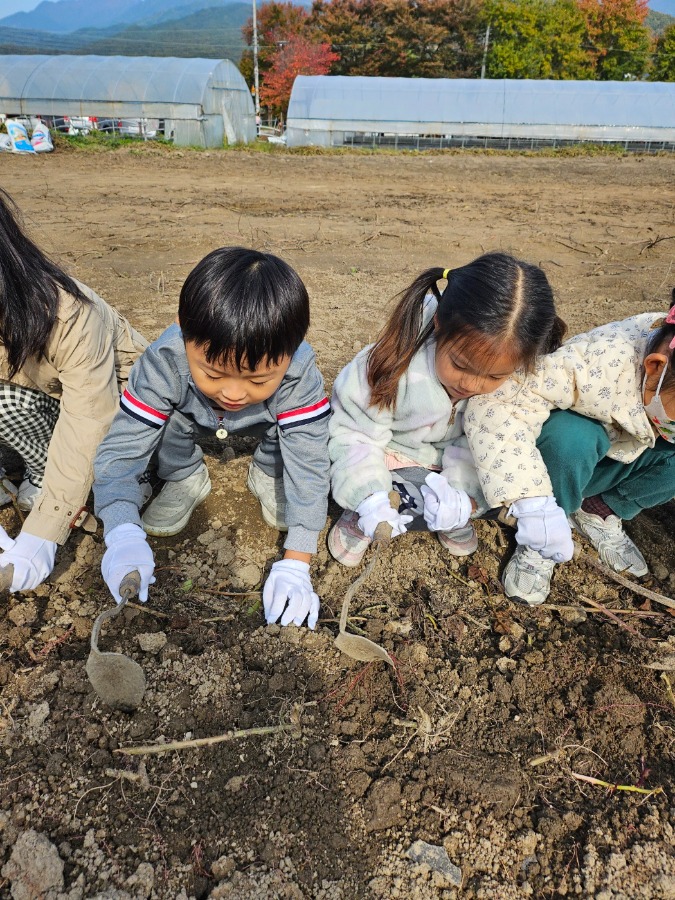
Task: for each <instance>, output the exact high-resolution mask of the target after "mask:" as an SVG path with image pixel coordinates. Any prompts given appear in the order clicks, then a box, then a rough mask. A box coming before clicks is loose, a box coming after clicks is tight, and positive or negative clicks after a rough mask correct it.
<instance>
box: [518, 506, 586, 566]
mask: <svg viewBox="0 0 675 900" xmlns="http://www.w3.org/2000/svg"><path fill="white" fill-rule="evenodd" d="M509 513H510V514H511V515H512V516H515V517H516V519H517V520H518V528H517V530H516V541H517V542H518V543H519V544H520V546H521V547H529V548H530V549H531V550H537V551H538V552H539V553H541V555H542V556H543V557H544V558H545V559H552V560H553V561H554V562H557V563H560V562H567V561H568V560H570V559H572V556H573V555H574V543H573V542H572V529H571V528H570V524H569V522H568V521H567V516H566V515H565V513H564V512H563V510H562V509H561V508H560V507H559V506H558V504H557V503H556V502H555V497H525V498H524V499H523V500H516V502H515V503H512V504H511V507H510V508H509Z"/></svg>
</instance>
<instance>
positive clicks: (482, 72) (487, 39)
mask: <svg viewBox="0 0 675 900" xmlns="http://www.w3.org/2000/svg"><path fill="white" fill-rule="evenodd" d="M253 3H254V4H255V0H253ZM253 21H254V22H255V19H254V20H253ZM489 43H490V25H489V24H488V27H487V30H486V32H485V43H484V44H483V65H482V66H481V67H480V77H481V78H485V66H486V65H487V53H488V45H489Z"/></svg>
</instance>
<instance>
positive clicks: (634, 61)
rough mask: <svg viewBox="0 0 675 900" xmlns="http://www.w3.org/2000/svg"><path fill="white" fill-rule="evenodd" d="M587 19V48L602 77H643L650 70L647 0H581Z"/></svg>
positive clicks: (599, 75) (610, 79) (603, 79)
mask: <svg viewBox="0 0 675 900" xmlns="http://www.w3.org/2000/svg"><path fill="white" fill-rule="evenodd" d="M578 5H579V9H580V10H581V13H582V15H583V16H584V19H585V21H586V41H585V49H586V51H587V53H588V54H589V56H590V58H591V60H592V62H593V65H594V69H595V72H594V74H595V78H597V79H598V80H599V81H616V80H621V79H624V78H627V77H633V78H640V77H641V76H642V75H643V74H644V72H645V71H646V70H647V66H648V61H649V53H650V49H651V37H650V33H649V29H648V28H647V26H646V25H645V24H644V21H645V18H646V16H647V13H648V12H649V6H648V2H647V0H578Z"/></svg>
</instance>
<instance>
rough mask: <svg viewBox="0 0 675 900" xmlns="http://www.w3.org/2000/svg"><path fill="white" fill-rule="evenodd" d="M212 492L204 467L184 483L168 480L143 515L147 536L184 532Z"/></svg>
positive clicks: (166, 535) (189, 476) (206, 470)
mask: <svg viewBox="0 0 675 900" xmlns="http://www.w3.org/2000/svg"><path fill="white" fill-rule="evenodd" d="M210 493H211V479H210V478H209V472H208V469H207V468H206V466H205V465H201V466H200V467H199V468H198V469H197V471H196V472H193V473H192V475H188V477H187V478H184V479H183V480H182V481H167V482H165V484H164V487H163V488H162V490H161V491H160V492H159V494H157V496H156V497H155V499H154V500H153V501H152V503H150V505H149V506H148V508H147V509H146V510H145V512H144V513H143V516H142V518H141V524H142V526H143V528H144V529H145V532H146V534H151V535H154V536H155V537H170V536H171V535H173V534H178V533H179V532H180V531H182V530H183V529H184V528H185V526H186V525H187V523H188V522H189V521H190V516H191V515H192V513H193V511H194V510H195V508H196V507H197V506H199V504H200V503H201V502H202V501H203V500H206V498H207V497H208V495H209V494H210Z"/></svg>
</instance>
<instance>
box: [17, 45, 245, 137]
mask: <svg viewBox="0 0 675 900" xmlns="http://www.w3.org/2000/svg"><path fill="white" fill-rule="evenodd" d="M0 113H4V114H5V115H9V116H12V115H14V116H17V115H19V116H70V117H80V116H92V117H93V116H95V117H97V118H108V119H135V118H136V119H160V120H162V121H163V123H164V129H163V130H164V134H165V135H166V136H167V137H172V139H173V141H174V143H175V144H177V145H180V146H190V145H193V146H201V147H221V146H222V145H223V143H224V142H227V143H230V144H233V143H249V142H250V141H253V140H255V137H256V124H255V110H254V107H253V100H252V98H251V93H250V91H249V89H248V86H247V84H246V81H245V80H244V78H243V76H242V74H241V72H240V71H239V69H238V68H237V67H236V66H235V65H234V63H233V62H232V61H231V60H229V59H220V60H218V59H201V58H176V57H155V56H66V55H64V56H30V55H27V56H21V55H16V56H12V55H9V56H3V57H2V67H1V69H0Z"/></svg>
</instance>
